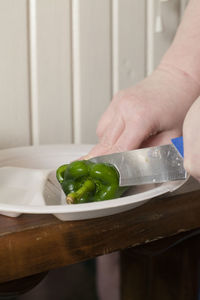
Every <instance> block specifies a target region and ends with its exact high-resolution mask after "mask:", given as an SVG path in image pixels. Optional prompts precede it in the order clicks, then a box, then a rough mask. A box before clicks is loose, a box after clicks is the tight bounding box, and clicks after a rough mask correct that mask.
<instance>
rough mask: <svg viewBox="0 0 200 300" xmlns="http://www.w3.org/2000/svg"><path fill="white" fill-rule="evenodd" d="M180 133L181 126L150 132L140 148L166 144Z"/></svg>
mask: <svg viewBox="0 0 200 300" xmlns="http://www.w3.org/2000/svg"><path fill="white" fill-rule="evenodd" d="M181 135H182V128H181V127H180V128H178V129H174V130H168V131H163V132H158V133H156V132H155V133H154V134H152V135H151V136H150V137H149V138H148V139H147V140H146V141H144V142H143V143H142V145H141V148H146V147H154V146H160V145H166V144H170V143H171V139H173V138H176V137H178V136H181Z"/></svg>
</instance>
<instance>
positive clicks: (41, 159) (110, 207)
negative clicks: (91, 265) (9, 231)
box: [0, 145, 184, 220]
mask: <svg viewBox="0 0 200 300" xmlns="http://www.w3.org/2000/svg"><path fill="white" fill-rule="evenodd" d="M91 147H92V146H91V145H51V146H49V145H48V146H38V147H23V148H12V149H6V150H0V167H3V166H15V167H23V168H34V169H56V168H58V167H59V166H60V165H62V164H65V163H68V162H70V161H72V160H75V159H77V158H79V157H80V156H82V155H84V154H86V153H88V151H89V150H90V149H91ZM183 184H184V181H176V182H168V183H163V184H159V185H146V186H138V187H134V188H132V189H131V190H130V191H129V194H128V195H126V196H124V197H121V198H117V199H114V200H107V201H102V202H94V203H85V204H75V205H67V204H65V203H63V197H62V196H61V195H62V193H61V191H60V193H59V196H57V197H55V194H53V193H52V194H51V191H50V190H48V194H47V195H46V196H45V199H44V201H42V202H41V204H40V205H38V203H37V204H34V203H26V204H23V205H21V204H20V205H19V204H18V203H14V204H13V202H12V204H9V203H6V202H5V200H4V199H0V214H4V215H7V216H11V217H17V216H19V215H20V214H23V213H26V214H53V215H55V216H56V217H57V218H59V219H60V220H81V219H90V218H97V217H102V216H108V215H112V214H116V213H120V212H123V211H127V210H130V209H133V208H135V207H137V206H140V205H142V204H143V203H144V202H146V201H148V200H149V199H151V198H154V197H156V196H159V195H162V194H164V193H167V192H172V191H175V190H176V189H178V188H179V187H180V186H182V185H183Z"/></svg>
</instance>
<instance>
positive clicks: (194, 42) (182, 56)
mask: <svg viewBox="0 0 200 300" xmlns="http://www.w3.org/2000/svg"><path fill="white" fill-rule="evenodd" d="M161 65H164V66H167V65H169V66H173V67H174V68H177V69H178V70H180V71H182V72H183V73H185V74H186V75H188V76H189V77H190V78H191V79H192V80H193V81H194V82H196V84H197V85H199V86H200V0H190V1H189V4H188V6H187V8H186V10H185V14H184V16H183V20H182V22H181V24H180V26H179V28H178V31H177V33H176V36H175V38H174V41H173V43H172V45H171V47H170V48H169V50H168V51H167V53H166V54H165V56H164V57H163V59H162V61H161Z"/></svg>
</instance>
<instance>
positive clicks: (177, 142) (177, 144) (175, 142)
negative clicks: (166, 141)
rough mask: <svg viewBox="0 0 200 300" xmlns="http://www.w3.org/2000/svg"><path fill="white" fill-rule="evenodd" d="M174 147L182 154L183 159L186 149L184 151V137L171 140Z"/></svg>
mask: <svg viewBox="0 0 200 300" xmlns="http://www.w3.org/2000/svg"><path fill="white" fill-rule="evenodd" d="M171 141H172V143H173V145H174V146H175V147H176V149H177V150H178V152H179V153H180V154H181V156H182V157H184V149H183V137H182V136H180V137H177V138H175V139H172V140H171Z"/></svg>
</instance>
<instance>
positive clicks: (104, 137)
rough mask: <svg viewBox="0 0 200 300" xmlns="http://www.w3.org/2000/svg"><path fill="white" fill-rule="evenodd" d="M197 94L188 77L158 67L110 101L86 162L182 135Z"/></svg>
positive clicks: (168, 140) (162, 142) (167, 141)
mask: <svg viewBox="0 0 200 300" xmlns="http://www.w3.org/2000/svg"><path fill="white" fill-rule="evenodd" d="M198 92H199V91H197V87H196V84H195V83H193V81H192V79H191V78H190V77H189V76H188V75H187V74H185V73H182V72H181V71H179V70H176V69H175V70H174V69H173V68H172V67H169V66H165V65H162V66H160V67H159V68H158V69H157V70H156V71H155V72H154V73H153V74H152V75H151V76H149V77H147V78H146V79H145V80H143V81H141V82H140V83H138V84H137V85H136V86H134V87H132V88H130V89H128V90H125V91H121V92H119V93H118V94H117V95H116V96H115V97H114V98H113V100H112V102H111V104H110V105H109V107H108V109H107V110H106V112H105V113H104V114H103V116H102V117H101V119H100V121H99V124H98V127H97V135H98V137H99V143H98V144H97V145H96V146H95V147H94V148H93V149H92V150H91V151H90V153H89V154H88V156H86V159H87V158H89V157H93V156H98V155H103V154H107V153H114V152H121V151H126V150H131V149H135V148H139V147H146V146H153V145H161V144H165V143H169V142H170V140H171V138H173V137H177V136H179V135H181V134H182V125H183V120H184V118H185V115H186V113H187V111H188V109H189V107H190V105H191V103H192V102H193V101H194V100H195V99H196V97H197V95H198ZM188 95H190V96H188Z"/></svg>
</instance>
